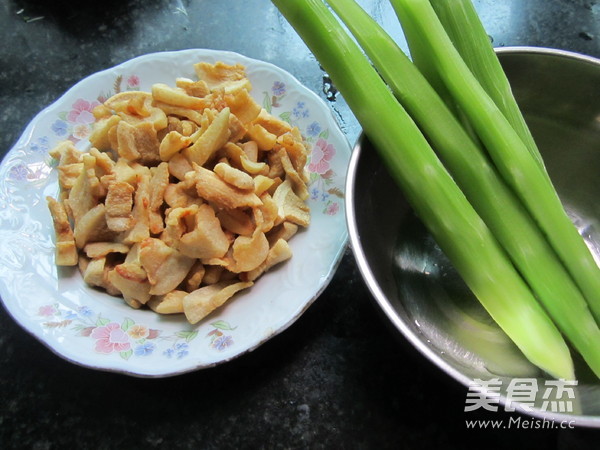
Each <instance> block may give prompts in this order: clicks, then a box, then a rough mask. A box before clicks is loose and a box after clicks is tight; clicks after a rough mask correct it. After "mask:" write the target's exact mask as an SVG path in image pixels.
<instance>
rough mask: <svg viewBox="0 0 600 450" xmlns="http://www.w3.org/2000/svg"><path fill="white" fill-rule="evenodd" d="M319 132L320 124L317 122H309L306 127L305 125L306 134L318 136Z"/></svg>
mask: <svg viewBox="0 0 600 450" xmlns="http://www.w3.org/2000/svg"><path fill="white" fill-rule="evenodd" d="M320 132H321V125H319V124H318V123H317V122H313V123H311V124H310V125H309V126H308V127H306V134H308V135H309V136H318V135H319V133H320Z"/></svg>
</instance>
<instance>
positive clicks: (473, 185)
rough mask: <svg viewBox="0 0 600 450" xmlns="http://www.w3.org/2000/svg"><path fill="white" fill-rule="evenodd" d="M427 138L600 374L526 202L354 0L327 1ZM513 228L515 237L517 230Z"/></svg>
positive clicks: (597, 341)
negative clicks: (511, 187)
mask: <svg viewBox="0 0 600 450" xmlns="http://www.w3.org/2000/svg"><path fill="white" fill-rule="evenodd" d="M327 3H328V4H329V5H330V6H331V8H332V9H333V10H334V11H335V12H336V14H337V15H338V17H339V18H340V19H341V20H342V21H343V22H344V24H345V25H346V26H347V28H348V29H349V30H350V31H351V33H352V34H353V35H354V37H355V38H356V40H357V42H358V43H359V45H360V46H361V47H362V49H363V50H364V51H365V53H366V54H367V56H368V57H369V58H370V59H371V62H372V64H373V65H374V67H375V68H376V69H377V71H378V73H379V74H380V75H381V76H382V77H383V79H384V80H385V82H386V83H387V84H388V86H390V88H391V89H392V91H393V92H394V94H395V95H396V98H398V99H399V101H400V103H401V104H402V105H403V106H404V108H405V109H406V110H407V112H408V113H409V114H410V115H411V117H412V118H413V119H414V120H415V121H416V123H417V124H418V125H419V127H420V128H421V130H423V132H424V133H425V135H426V136H427V138H428V139H429V141H430V142H431V144H432V146H433V148H434V149H435V150H436V152H437V153H438V155H439V156H440V158H441V159H442V161H443V163H444V165H445V166H446V167H447V168H448V170H449V172H450V173H451V174H452V176H453V177H454V179H455V180H456V182H457V183H458V185H459V186H460V188H461V189H462V191H463V192H464V193H465V195H466V197H467V199H468V200H469V201H470V202H471V204H472V205H473V206H474V208H475V210H476V211H477V213H478V214H479V215H480V216H481V218H482V219H483V220H484V221H485V223H486V224H487V225H488V227H489V228H490V230H491V231H492V232H493V234H494V235H495V236H496V238H497V239H498V241H499V242H500V243H501V244H502V245H503V247H504V248H505V249H506V251H507V252H508V254H509V255H510V257H511V258H512V260H513V262H514V264H515V266H516V267H517V268H518V269H519V271H520V272H521V274H522V275H523V277H524V278H525V280H526V281H527V283H528V284H529V285H530V286H531V288H532V290H533V291H534V293H535V294H536V296H537V297H538V299H539V300H540V302H541V303H542V305H543V306H544V307H545V308H546V310H547V311H548V313H549V314H550V317H551V318H552V319H553V320H554V322H555V323H556V324H557V326H558V328H559V329H560V330H561V331H562V332H563V334H564V335H565V336H566V337H567V339H568V340H569V341H570V342H571V343H572V344H573V346H574V348H576V349H577V350H578V351H579V353H580V354H581V355H582V356H583V357H584V359H585V360H586V361H587V363H588V365H589V366H590V367H591V368H592V369H593V370H594V372H595V373H596V375H598V376H600V329H599V328H598V326H597V324H596V321H595V320H594V317H593V315H592V314H591V312H590V310H589V308H588V305H587V303H586V301H585V298H584V297H583V295H582V294H581V292H580V290H579V288H578V287H577V286H576V284H575V283H574V282H573V280H572V278H571V276H570V275H569V273H568V272H567V271H566V270H565V268H564V266H563V265H562V263H561V262H560V260H559V259H558V256H557V255H556V252H555V251H554V250H553V249H552V247H551V246H550V245H549V244H548V242H547V240H546V238H545V236H544V235H543V234H542V232H541V231H540V229H539V228H538V227H537V225H536V223H535V222H534V220H533V219H532V218H531V215H530V214H529V213H528V212H527V210H526V209H525V208H524V206H523V204H522V203H521V201H520V200H519V198H517V197H516V195H515V194H514V193H513V192H512V190H511V189H510V188H509V187H508V186H507V185H506V183H505V182H504V181H503V180H502V178H501V177H500V175H499V174H498V172H497V170H496V169H495V167H493V165H492V164H491V163H490V162H489V159H488V158H487V157H486V156H485V153H484V150H482V149H481V148H480V147H478V146H477V145H476V144H475V143H474V142H473V141H472V140H471V139H470V138H469V136H468V134H467V132H466V131H465V130H464V128H463V127H462V125H461V123H460V122H459V121H458V120H457V118H456V117H455V116H454V115H453V114H452V112H451V111H450V110H449V108H448V107H447V105H446V104H445V103H444V101H443V100H442V98H441V97H440V96H439V95H438V94H437V92H436V91H435V89H434V88H433V87H432V86H431V85H430V84H429V83H428V82H427V80H426V79H425V77H424V76H423V74H422V73H421V72H420V71H419V69H418V68H417V67H416V66H415V65H414V64H413V63H412V62H411V61H410V59H409V58H408V57H407V56H406V55H405V54H404V53H403V51H402V50H401V49H400V47H399V46H398V45H397V44H396V42H395V41H394V40H393V39H392V38H391V37H390V36H389V35H388V34H387V33H386V32H385V31H384V30H383V28H382V27H381V26H379V24H378V23H377V22H375V21H374V20H373V19H372V18H371V17H370V16H369V15H368V14H367V13H366V12H365V11H364V10H363V9H362V8H361V7H360V6H359V5H358V4H357V3H356V2H355V1H354V0H327ZM515 230H518V232H515Z"/></svg>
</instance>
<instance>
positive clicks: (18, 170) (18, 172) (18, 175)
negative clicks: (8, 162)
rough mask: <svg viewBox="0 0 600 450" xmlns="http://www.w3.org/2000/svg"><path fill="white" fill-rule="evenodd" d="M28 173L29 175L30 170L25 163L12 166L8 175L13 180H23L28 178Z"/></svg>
mask: <svg viewBox="0 0 600 450" xmlns="http://www.w3.org/2000/svg"><path fill="white" fill-rule="evenodd" d="M27 175H29V170H28V169H27V166H26V165H25V164H18V165H16V166H13V167H11V168H10V171H9V173H8V176H9V178H10V179H11V180H15V181H23V180H26V179H27Z"/></svg>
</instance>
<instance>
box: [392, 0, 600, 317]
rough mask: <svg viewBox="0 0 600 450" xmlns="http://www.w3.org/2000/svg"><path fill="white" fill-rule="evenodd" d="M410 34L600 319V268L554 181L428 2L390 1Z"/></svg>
mask: <svg viewBox="0 0 600 450" xmlns="http://www.w3.org/2000/svg"><path fill="white" fill-rule="evenodd" d="M391 2H392V5H393V7H394V9H395V10H396V13H397V15H398V17H399V19H400V22H401V23H402V25H403V26H405V25H406V26H407V29H408V30H410V31H409V33H408V34H407V40H408V41H409V45H411V42H417V41H418V46H417V49H418V51H420V52H424V53H423V54H422V55H421V56H422V58H428V60H429V62H430V64H432V65H433V66H434V67H435V68H436V71H437V73H438V74H439V76H440V78H441V79H442V80H443V82H444V84H445V86H446V88H447V89H448V91H450V93H451V94H452V96H453V98H454V100H455V101H456V103H457V104H458V106H459V108H460V109H461V111H463V112H464V114H465V116H466V117H468V119H469V121H470V123H471V124H472V125H473V128H474V130H475V131H476V132H477V134H478V136H479V138H480V139H481V141H482V142H483V144H484V145H485V147H486V149H487V152H488V154H489V155H490V156H491V158H492V160H493V162H494V163H495V165H496V167H497V168H498V171H499V172H500V174H501V175H502V177H503V178H504V180H505V181H506V182H507V184H508V185H509V186H510V187H511V188H512V189H513V190H514V191H515V192H516V193H517V195H518V196H519V198H521V200H522V202H523V204H524V205H525V206H526V208H527V209H528V211H529V212H530V214H531V215H532V217H533V218H534V220H535V221H536V222H537V225H538V227H540V229H541V230H542V231H543V232H544V234H545V236H546V238H547V239H548V241H549V242H550V244H551V245H552V247H553V248H554V250H555V251H556V253H557V254H558V255H559V258H560V259H561V261H562V263H563V264H564V265H565V266H566V268H567V270H568V272H569V273H570V275H571V276H572V277H573V279H574V280H575V282H576V284H577V286H578V287H579V289H580V290H581V291H582V293H583V295H584V297H585V299H586V301H587V303H588V305H589V307H590V310H591V311H592V313H593V314H594V317H595V319H596V321H600V267H598V265H597V264H596V262H595V261H594V258H593V256H592V253H591V252H590V250H589V249H588V247H587V245H586V244H585V241H584V240H583V238H582V237H581V236H580V235H579V233H578V231H577V229H576V228H575V226H574V225H573V223H572V222H571V220H570V218H569V216H568V215H567V213H566V211H565V210H564V208H563V206H562V203H561V201H560V199H559V197H558V195H557V193H556V190H555V189H554V187H553V186H552V183H551V182H550V179H549V177H548V176H547V174H546V172H545V171H544V169H543V168H542V167H541V165H540V164H539V163H538V161H537V160H536V159H535V158H533V157H532V155H531V153H530V151H529V150H528V149H527V147H526V145H525V144H524V143H523V141H522V140H521V138H520V137H519V135H518V134H517V133H516V132H515V130H514V129H513V127H512V126H511V124H510V123H509V122H508V120H507V119H506V117H505V116H504V114H503V113H502V112H501V111H500V109H498V107H497V106H496V104H495V103H494V101H493V100H492V99H491V98H490V97H489V95H488V94H487V93H486V92H485V90H484V89H483V88H482V87H481V85H480V84H479V82H478V81H477V79H476V78H475V77H474V75H473V74H472V72H471V71H470V70H469V68H468V67H467V66H466V64H465V63H464V61H463V60H462V58H461V57H460V55H459V54H458V52H457V50H456V49H455V48H454V46H453V44H452V42H451V41H450V38H449V37H448V35H447V34H446V32H445V30H444V27H443V26H442V24H441V23H440V21H439V19H438V17H437V15H436V13H435V11H434V10H433V7H432V6H431V4H430V3H429V1H428V0H391Z"/></svg>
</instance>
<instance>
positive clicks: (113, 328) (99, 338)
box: [90, 322, 131, 354]
mask: <svg viewBox="0 0 600 450" xmlns="http://www.w3.org/2000/svg"><path fill="white" fill-rule="evenodd" d="M90 336H91V337H92V338H94V339H96V351H97V352H100V353H107V354H108V353H112V352H125V351H127V350H129V349H130V348H131V344H130V343H129V338H128V337H127V333H125V332H124V331H123V330H122V329H121V326H120V325H119V324H118V323H115V322H112V323H109V324H107V325H105V326H103V327H97V328H94V330H93V331H92V333H91V334H90Z"/></svg>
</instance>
